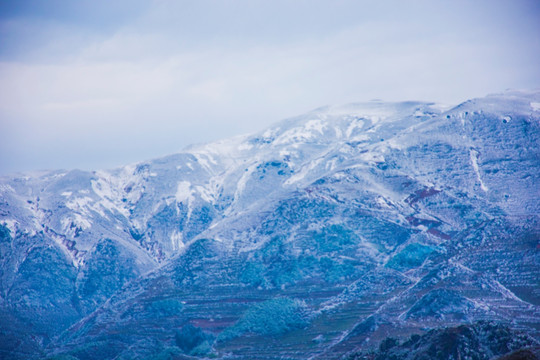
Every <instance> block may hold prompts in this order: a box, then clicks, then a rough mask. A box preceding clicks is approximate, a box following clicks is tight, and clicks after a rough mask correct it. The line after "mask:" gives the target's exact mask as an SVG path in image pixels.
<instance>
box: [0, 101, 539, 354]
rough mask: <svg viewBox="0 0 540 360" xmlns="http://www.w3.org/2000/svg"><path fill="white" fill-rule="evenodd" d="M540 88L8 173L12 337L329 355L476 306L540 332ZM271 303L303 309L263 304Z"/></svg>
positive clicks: (68, 346)
mask: <svg viewBox="0 0 540 360" xmlns="http://www.w3.org/2000/svg"><path fill="white" fill-rule="evenodd" d="M539 104H540V93H538V92H507V93H504V94H499V95H492V96H488V97H486V98H482V99H475V100H471V101H467V102H465V103H463V104H460V105H459V106H456V107H453V108H449V107H442V106H438V105H435V104H432V103H421V102H403V103H385V102H377V101H374V102H370V103H358V104H350V105H347V106H341V107H325V108H321V109H317V110H315V111H313V112H310V113H308V114H305V115H302V116H299V117H296V118H292V119H288V120H285V121H282V122H280V123H278V124H276V125H275V126H273V127H271V128H269V129H266V130H264V131H262V132H260V133H258V134H254V135H249V136H239V137H236V138H232V139H227V140H222V141H218V142H215V143H211V144H206V145H200V146H193V147H190V148H188V149H186V150H185V151H184V152H181V153H179V154H175V155H171V156H167V157H164V158H160V159H156V160H152V161H148V162H142V163H138V164H134V165H130V166H126V167H123V168H120V169H113V170H107V171H95V172H84V171H79V170H73V171H68V172H65V171H53V172H43V173H38V174H30V175H28V176H17V177H4V178H2V179H1V180H0V354H3V355H2V356H5V357H7V358H25V357H28V356H37V357H38V358H39V356H40V355H39V354H45V353H49V352H52V353H55V352H66V353H69V354H71V355H72V356H75V357H77V358H80V359H83V358H91V352H89V351H88V350H84V349H83V348H84V346H87V345H88V344H92V345H91V346H94V347H95V348H96V349H98V350H96V351H104V353H103V354H104V355H103V358H119V356H120V358H137V356H139V355H140V356H142V357H144V356H150V355H151V354H154V355H155V354H157V353H159V352H162V351H169V350H170V349H172V350H170V351H173V352H174V351H179V352H183V353H185V354H190V353H191V354H192V355H201V356H202V354H210V353H212V354H214V356H218V357H222V356H225V355H226V354H229V355H230V354H233V355H234V356H237V357H246V358H253V357H252V356H253V354H254V353H253V352H250V350H249V349H250V348H253V349H258V352H259V353H266V354H267V355H268V356H274V355H275V356H276V358H278V357H281V356H285V357H287V358H299V359H300V358H307V357H310V356H314V357H317V356H319V357H321V358H329V357H332V356H334V357H339V356H341V355H343V354H345V353H347V352H349V351H351V350H354V349H355V348H357V347H365V346H368V345H369V344H371V343H375V344H376V343H377V341H379V340H381V339H382V338H384V336H387V335H389V334H394V333H402V334H408V333H411V332H415V331H421V329H425V328H427V327H436V326H442V325H452V324H456V323H460V322H472V321H476V320H497V321H503V322H506V321H512V322H513V324H514V327H516V328H518V329H522V330H525V331H527V332H529V333H531V334H533V336H536V337H538V333H537V329H536V330H535V329H534V326H532V325H531V324H535V323H536V324H538V322H539V321H540V316H539V309H538V305H539V304H540V300H539V299H540V293H539V292H540V290H539V288H538V278H539V275H540V272H539V269H540V266H539V265H540V264H539V253H538V246H539V243H538V239H539V238H540V230H539V229H540V227H539V224H540V222H539V218H538V216H539V214H540V201H539V199H540V185H539V176H540V160H539V159H540V151H539V149H540V147H539V145H540V107H539ZM276 299H277V300H276ZM279 299H288V300H287V301H289V300H290V303H288V302H284V301H282V300H279ZM272 301H274V303H272ZM225 303H229V304H230V305H229V306H224V304H225ZM255 304H259V305H257V306H259V307H256V306H255ZM261 304H262V305H261ZM264 304H267V305H264ZM268 304H270V305H268ZM264 306H267V307H268V306H270V307H275V306H278V307H279V306H286V310H283V311H290V312H291V315H290V316H291V317H293V318H294V319H296V320H295V322H292V323H287V321H286V320H284V324H286V325H284V327H283V328H279V326H278V329H277V330H276V331H274V332H272V331H271V332H270V333H265V330H264V326H262V327H261V326H259V325H257V324H255V325H253V324H251V323H250V324H247V323H246V321H248V320H249V321H251V322H257V321H259V320H257V319H258V318H257V316H255V315H249V314H255V313H257V312H259V313H262V314H265V311H267V310H265V309H266V308H265V307H264ZM164 309H165V310H164ZM268 311H269V310H268ZM243 314H244V315H243ZM246 314H248V315H246ZM246 316H247V317H248V318H249V319H248V320H245V317H246ZM254 319H255V320H254ZM261 321H263V320H261ZM263 322H264V321H263ZM187 324H190V326H192V327H193V329H198V330H189V331H199V332H200V334H199V335H200V336H202V338H204V339H205V340H204V341H205V343H206V345H205V346H206V348H205V350H204V351H203V350H201V349H199V350H197V351H198V352H200V353H198V352H197V351H195V347H193V348H189V349H188V347H186V348H183V345H182V344H183V342H182V340H181V339H182V335H178V334H179V332H180V334H181V333H182V331H188V330H183V329H186V326H187ZM246 324H247V325H246ZM280 324H281V325H283V322H282V323H280ZM328 324H333V325H328ZM267 325H268V324H267ZM276 326H277V325H276ZM150 328H152V329H158V330H155V331H154V330H153V331H154V332H152V334H153V335H146V336H143V334H147V333H148V329H150ZM128 329H129V330H128ZM189 329H191V328H189ZM62 332H63V335H62V336H61V337H58V338H57V336H58V335H60V334H61V333H62ZM113 334H124V335H121V336H119V337H118V336H116V335H115V336H116V337H115V336H113ZM201 334H202V335H201ZM291 334H293V335H294V336H293V335H291ZM191 335H193V334H191ZM203 335H204V336H203ZM179 336H180V340H179ZM193 336H195V335H193ZM197 336H198V335H197ZM266 336H272V337H275V338H276V339H278V340H276V341H277V342H278V343H279V344H281V345H279V346H277V345H275V344H274V345H273V346H269V345H268V344H265V345H264V346H263V345H261V344H264V341H263V342H261V341H262V339H263V338H264V337H266ZM306 337H307V338H306ZM111 339H112V340H111ZM306 339H307V340H306ZM312 339H313V341H312ZM113 340H114V341H113ZM110 341H113V343H114V344H113V343H109V342H110ZM306 341H307V343H308V344H310V345H309V346H307V345H302V344H305V343H306ZM202 343H203V341H201V344H202ZM99 344H101V345H99ZM134 344H135V345H134ZM201 344H198V345H201ZM201 346H202V345H201ZM168 348H170V349H169V350H167V349H168ZM105 349H107V351H110V353H109V352H107V351H105ZM246 349H247V350H246ZM141 354H142V355H141ZM229 355H227V356H229Z"/></svg>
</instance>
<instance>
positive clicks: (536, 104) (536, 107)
mask: <svg viewBox="0 0 540 360" xmlns="http://www.w3.org/2000/svg"><path fill="white" fill-rule="evenodd" d="M531 107H532V109H533V111H540V102H531Z"/></svg>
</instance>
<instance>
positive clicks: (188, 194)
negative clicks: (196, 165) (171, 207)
mask: <svg viewBox="0 0 540 360" xmlns="http://www.w3.org/2000/svg"><path fill="white" fill-rule="evenodd" d="M175 198H176V201H177V202H189V201H190V199H191V198H192V191H191V183H190V182H189V181H180V182H179V183H178V186H177V188H176V195H175Z"/></svg>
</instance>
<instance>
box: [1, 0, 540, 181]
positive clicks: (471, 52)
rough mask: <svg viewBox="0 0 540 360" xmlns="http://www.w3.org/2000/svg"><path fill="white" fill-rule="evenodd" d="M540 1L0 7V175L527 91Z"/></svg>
mask: <svg viewBox="0 0 540 360" xmlns="http://www.w3.org/2000/svg"><path fill="white" fill-rule="evenodd" d="M539 59H540V1H538V0H512V1H507V0H474V1H472V0H469V1H464V0H453V1H448V0H424V1H422V0H394V1H390V0H378V1H375V0H332V1H330V0H327V1H321V0H272V1H263V0H250V1H247V0H245V1H240V0H214V1H210V0H192V1H185V0H176V1H173V0H153V1H152V0H146V1H142V0H114V1H111V0H78V1H73V0H47V1H45V0H1V1H0V175H6V174H12V173H16V172H30V171H34V170H43V169H74V168H78V169H83V170H96V169H106V168H112V167H117V166H121V165H126V164H130V163H134V162H138V161H143V160H148V159H151V158H156V157H160V156H164V155H168V154H172V153H176V152H179V151H181V150H182V149H183V148H185V147H186V146H188V145H190V144H193V143H204V142H210V141H214V140H218V139H221V138H226V137H230V136H235V135H239V134H245V133H251V132H256V131H260V130H263V129H264V128H266V127H268V126H270V125H271V124H273V123H275V122H277V121H279V120H282V119H284V118H288V117H292V116H296V115H299V114H302V113H305V112H308V111H310V110H312V109H315V108H318V107H321V106H324V105H340V104H346V103H349V102H361V101H369V100H372V99H382V100H386V101H405V100H424V101H435V102H442V103H445V104H458V103H460V102H462V101H465V100H467V99H470V98H474V97H482V96H485V95H487V94H490V93H497V92H501V91H504V90H506V89H538V88H540V65H539V64H540V62H539Z"/></svg>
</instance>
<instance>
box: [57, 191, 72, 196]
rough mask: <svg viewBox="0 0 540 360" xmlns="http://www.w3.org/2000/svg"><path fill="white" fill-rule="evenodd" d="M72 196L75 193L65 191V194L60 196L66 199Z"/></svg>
mask: <svg viewBox="0 0 540 360" xmlns="http://www.w3.org/2000/svg"><path fill="white" fill-rule="evenodd" d="M71 194H73V192H71V191H64V192H63V193H61V194H60V195H62V196H65V197H70V196H71Z"/></svg>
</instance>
